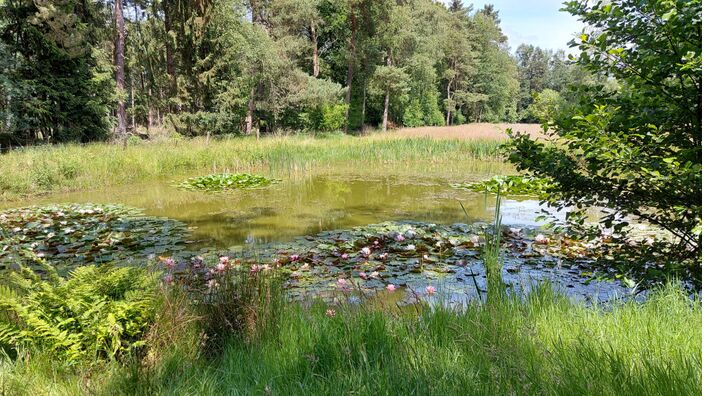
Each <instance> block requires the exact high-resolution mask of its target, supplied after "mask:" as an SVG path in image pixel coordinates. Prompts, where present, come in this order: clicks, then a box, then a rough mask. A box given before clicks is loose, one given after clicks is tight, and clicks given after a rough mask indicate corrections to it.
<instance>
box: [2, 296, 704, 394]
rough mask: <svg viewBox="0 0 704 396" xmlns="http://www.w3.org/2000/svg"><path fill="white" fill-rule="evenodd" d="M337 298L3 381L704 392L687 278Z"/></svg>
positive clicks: (310, 389)
mask: <svg viewBox="0 0 704 396" xmlns="http://www.w3.org/2000/svg"><path fill="white" fill-rule="evenodd" d="M329 308H330V307H328V306H325V305H324V304H318V305H315V306H314V307H313V308H312V309H306V308H301V307H300V306H298V305H289V306H287V308H285V309H284V310H283V311H282V312H280V314H279V317H278V320H277V321H276V327H275V329H273V331H272V332H269V333H267V335H266V336H263V337H258V338H256V339H253V340H250V341H243V340H232V341H230V342H229V343H228V344H227V348H226V351H225V352H224V354H223V355H222V356H221V357H218V358H214V359H205V358H203V357H198V356H196V355H197V353H196V352H194V351H197V348H194V346H195V345H197V344H198V343H199V339H198V338H197V337H194V338H193V336H192V335H189V334H192V333H188V332H184V334H183V336H181V337H179V335H178V334H176V338H177V339H178V342H176V343H169V344H168V345H167V348H165V349H164V350H161V351H152V352H151V353H149V354H147V357H146V358H144V359H143V360H142V361H141V363H135V362H133V363H131V364H128V365H127V366H120V365H118V364H117V363H114V362H113V363H100V364H98V363H96V364H94V365H92V366H90V365H82V366H71V367H69V366H65V365H61V364H59V363H56V362H55V361H52V360H51V359H50V358H49V357H47V356H46V355H43V354H41V353H28V354H26V355H25V358H24V359H19V360H17V361H15V362H12V361H10V360H8V359H5V360H3V361H2V365H1V366H0V389H3V390H4V391H5V392H8V393H9V394H28V395H29V394H46V393H47V392H48V393H52V394H81V393H91V394H142V395H153V394H174V395H176V394H189V395H197V394H203V395H211V394H212V395H214V394H274V395H277V394H278V395H293V394H301V395H311V394H364V395H376V394H465V395H467V394H566V395H567V394H569V395H575V394H604V395H657V394H662V395H667V394H669V395H675V394H676V395H695V394H700V392H701V368H702V366H701V328H700V327H699V323H701V305H700V302H699V301H696V302H693V301H691V300H690V299H688V298H687V297H686V296H685V295H684V294H683V293H682V292H681V291H679V290H677V289H675V288H668V289H665V290H662V291H660V292H658V293H656V294H654V295H653V296H652V297H651V298H650V299H649V300H648V301H647V302H646V303H644V304H635V303H626V304H621V305H616V306H614V307H612V308H609V309H600V308H589V307H585V306H582V305H576V304H574V303H570V302H568V301H567V300H565V299H564V298H562V297H559V296H556V295H555V294H554V293H552V292H551V291H550V290H548V289H542V290H540V291H538V292H537V293H535V294H533V295H532V296H531V297H530V298H529V299H528V300H527V301H523V302H521V301H518V300H511V299H509V300H507V301H504V302H501V303H497V304H490V305H472V306H470V307H469V308H468V309H467V310H466V311H464V312H458V311H452V310H447V309H435V310H433V309H430V308H425V309H422V310H421V311H420V312H419V313H417V312H413V313H410V312H406V313H401V312H400V311H398V310H391V312H389V311H388V307H387V309H386V310H377V309H371V308H360V307H336V308H335V309H336V310H337V311H336V312H335V314H334V315H332V314H331V312H328V311H326V310H327V309H329ZM164 317H169V315H165V316H164ZM269 330H272V329H269ZM155 356H156V357H157V359H156V360H154V357H155ZM145 362H146V363H145Z"/></svg>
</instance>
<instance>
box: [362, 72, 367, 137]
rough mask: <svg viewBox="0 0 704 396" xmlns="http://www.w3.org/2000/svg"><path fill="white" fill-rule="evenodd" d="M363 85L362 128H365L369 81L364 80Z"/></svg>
mask: <svg viewBox="0 0 704 396" xmlns="http://www.w3.org/2000/svg"><path fill="white" fill-rule="evenodd" d="M363 84H364V85H363V86H362V130H364V121H365V120H366V116H367V82H366V81H364V82H363Z"/></svg>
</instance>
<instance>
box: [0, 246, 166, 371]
mask: <svg viewBox="0 0 704 396" xmlns="http://www.w3.org/2000/svg"><path fill="white" fill-rule="evenodd" d="M36 260H37V261H38V262H39V263H41V266H42V270H43V271H44V274H43V276H39V275H38V274H37V273H35V272H33V271H31V270H29V269H28V268H26V267H24V266H22V267H21V268H20V270H19V271H14V272H11V273H9V274H8V275H7V276H6V277H5V279H4V281H5V282H4V284H3V285H1V286H0V346H2V347H4V348H5V349H9V350H10V351H14V352H17V351H18V350H19V349H22V348H37V349H42V350H44V351H47V352H48V353H51V354H52V355H54V356H55V357H56V358H58V359H60V360H63V361H68V362H77V361H81V360H84V361H87V360H90V359H96V358H98V359H100V358H108V359H115V358H121V357H124V356H125V355H127V354H129V353H131V352H133V351H134V350H135V349H138V348H140V347H141V346H142V345H143V342H142V341H141V338H142V336H143V334H145V332H146V331H147V330H148V328H149V326H150V324H151V323H152V320H153V318H154V313H155V312H154V291H155V285H156V282H155V281H154V279H153V277H152V276H151V275H150V274H149V273H147V272H146V270H144V269H141V268H118V267H114V266H110V265H103V266H101V267H95V266H86V267H80V268H78V269H76V270H74V271H72V272H71V274H70V277H68V278H64V277H60V276H59V275H58V274H57V272H56V270H55V269H54V268H53V266H51V265H49V264H47V263H46V262H44V261H43V260H41V259H38V258H37V259H36Z"/></svg>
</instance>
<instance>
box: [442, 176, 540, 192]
mask: <svg viewBox="0 0 704 396" xmlns="http://www.w3.org/2000/svg"><path fill="white" fill-rule="evenodd" d="M452 187H454V188H461V189H466V190H470V191H475V192H485V193H491V194H499V195H531V196H543V195H545V193H546V192H547V190H548V188H549V187H550V184H549V182H548V179H544V178H537V177H526V176H494V177H493V178H491V179H489V180H483V181H479V182H474V183H459V184H452Z"/></svg>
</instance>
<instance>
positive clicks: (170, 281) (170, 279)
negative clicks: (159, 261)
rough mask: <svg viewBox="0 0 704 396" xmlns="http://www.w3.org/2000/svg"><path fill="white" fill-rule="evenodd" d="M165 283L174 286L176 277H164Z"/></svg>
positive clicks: (168, 275)
mask: <svg viewBox="0 0 704 396" xmlns="http://www.w3.org/2000/svg"><path fill="white" fill-rule="evenodd" d="M164 283H166V284H167V285H172V284H173V283H174V276H173V275H171V274H166V276H164Z"/></svg>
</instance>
